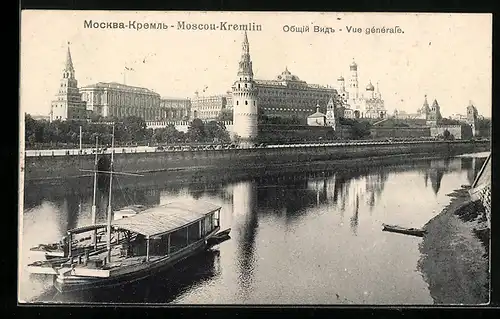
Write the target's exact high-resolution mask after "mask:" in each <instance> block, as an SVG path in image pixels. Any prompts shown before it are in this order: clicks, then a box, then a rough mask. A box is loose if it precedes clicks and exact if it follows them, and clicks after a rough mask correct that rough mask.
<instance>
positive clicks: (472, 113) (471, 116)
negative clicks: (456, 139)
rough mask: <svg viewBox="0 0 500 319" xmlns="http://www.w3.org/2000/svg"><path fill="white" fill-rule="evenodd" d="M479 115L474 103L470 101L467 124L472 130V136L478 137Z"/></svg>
mask: <svg viewBox="0 0 500 319" xmlns="http://www.w3.org/2000/svg"><path fill="white" fill-rule="evenodd" d="M477 115H478V113H477V109H476V107H475V106H474V104H472V101H469V105H468V106H467V124H469V125H470V127H471V129H472V136H476V135H478V130H477Z"/></svg>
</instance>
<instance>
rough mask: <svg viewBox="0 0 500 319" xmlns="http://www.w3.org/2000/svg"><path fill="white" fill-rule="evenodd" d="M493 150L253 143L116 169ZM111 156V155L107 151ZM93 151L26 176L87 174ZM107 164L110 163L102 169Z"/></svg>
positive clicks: (29, 164) (121, 161)
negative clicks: (257, 145)
mask: <svg viewBox="0 0 500 319" xmlns="http://www.w3.org/2000/svg"><path fill="white" fill-rule="evenodd" d="M488 150H490V143H489V141H476V142H469V141H453V142H435V141H431V142H418V143H415V142H413V143H411V142H408V143H406V142H399V143H382V142H378V143H370V144H368V143H365V144H361V143H359V145H356V144H350V145H336V146H323V145H309V146H303V147H279V148H250V149H227V150H208V151H177V152H164V151H158V152H145V153H116V154H115V162H114V169H115V170H116V171H120V172H144V173H145V172H159V171H180V170H203V169H208V168H245V167H266V166H268V165H275V164H282V165H286V164H288V163H297V162H314V161H329V160H341V159H350V158H364V157H378V156H391V155H402V154H408V155H409V156H412V155H413V154H434V155H435V154H443V155H453V154H460V153H470V152H480V151H488ZM101 157H102V158H103V160H104V159H105V160H104V161H105V162H107V161H108V160H109V154H106V155H101ZM94 160H95V158H94V156H93V155H90V154H89V155H80V156H78V155H67V156H40V157H38V156H37V157H27V158H26V159H25V169H24V172H25V181H30V180H39V179H61V178H68V177H78V176H87V175H89V174H90V173H88V172H84V171H81V170H82V169H84V170H90V169H92V168H93V163H94ZM100 169H104V168H100Z"/></svg>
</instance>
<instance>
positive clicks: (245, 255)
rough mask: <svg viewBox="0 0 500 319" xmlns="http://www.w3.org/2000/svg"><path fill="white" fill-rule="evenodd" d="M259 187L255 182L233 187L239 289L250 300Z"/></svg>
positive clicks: (245, 182)
mask: <svg viewBox="0 0 500 319" xmlns="http://www.w3.org/2000/svg"><path fill="white" fill-rule="evenodd" d="M256 208H257V186H256V184H255V182H253V181H242V182H239V183H237V184H235V185H234V186H233V216H234V218H235V221H234V224H236V225H237V226H236V228H237V231H236V233H237V234H238V237H239V238H238V239H237V240H238V252H237V255H238V257H237V259H236V260H237V262H238V268H239V275H238V280H239V287H240V289H241V290H242V296H244V298H245V299H248V298H249V294H250V292H251V289H252V281H253V270H254V267H255V265H254V263H255V256H254V249H255V237H256V234H257V227H258V225H259V222H258V217H257V212H256Z"/></svg>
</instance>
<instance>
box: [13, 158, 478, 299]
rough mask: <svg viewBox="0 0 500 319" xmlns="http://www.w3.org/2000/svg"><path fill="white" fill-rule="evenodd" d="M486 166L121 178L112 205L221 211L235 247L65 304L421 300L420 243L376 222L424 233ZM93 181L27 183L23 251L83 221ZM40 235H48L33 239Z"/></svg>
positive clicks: (101, 212)
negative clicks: (192, 201) (180, 201)
mask: <svg viewBox="0 0 500 319" xmlns="http://www.w3.org/2000/svg"><path fill="white" fill-rule="evenodd" d="M484 160H485V158H475V157H461V158H453V159H433V160H427V159H423V160H414V161H408V160H405V161H404V162H402V163H397V162H391V163H389V164H384V165H381V164H380V165H351V166H345V167H338V166H334V165H332V166H331V167H325V169H323V170H320V171H310V170H309V171H308V170H295V171H290V172H287V171H281V172H263V173H260V174H255V175H254V176H250V177H241V176H238V175H237V174H235V176H231V174H229V173H228V172H224V173H218V172H215V173H213V174H205V175H203V174H200V173H196V174H192V175H189V176H187V177H182V178H180V177H179V178H174V177H172V178H170V179H166V178H163V177H158V178H156V179H155V178H151V180H153V181H154V182H151V183H143V184H141V183H131V182H127V180H126V179H122V178H121V177H117V182H116V183H115V186H116V187H117V190H116V191H115V192H113V198H112V205H113V208H114V209H119V208H121V207H124V206H127V205H130V204H142V205H146V206H154V205H158V204H160V203H165V202H168V201H171V200H174V199H176V198H197V199H203V200H207V201H210V202H213V203H215V204H219V205H221V206H222V207H223V209H222V214H223V215H222V223H223V225H222V226H223V228H228V227H231V228H232V233H231V237H232V239H231V240H229V241H227V242H224V243H223V244H221V245H220V247H219V249H220V251H221V253H220V254H219V252H218V251H217V252H215V251H214V252H208V253H207V254H204V255H201V256H200V257H197V258H195V259H193V262H192V263H188V265H190V266H189V267H188V266H183V267H182V269H177V270H175V271H174V272H173V274H174V275H173V276H172V275H169V274H163V275H161V276H160V277H155V279H151V280H148V281H144V282H139V283H137V284H134V285H132V286H131V287H129V288H127V289H123V290H119V291H116V290H114V292H108V293H99V296H98V295H97V294H92V295H88V294H87V295H76V296H75V295H73V296H65V297H64V298H66V299H64V300H65V301H75V302H86V301H96V302H152V303H165V302H179V303H338V302H340V301H339V300H351V301H352V302H354V303H429V302H432V300H431V299H430V295H429V293H428V291H427V288H426V285H425V283H424V282H423V280H422V279H421V277H420V275H419V274H418V273H416V272H415V269H416V263H417V260H418V258H419V255H418V254H419V252H418V247H417V243H418V240H419V239H418V238H407V237H404V236H399V237H397V235H396V236H394V235H393V234H387V233H384V232H381V231H380V225H381V223H384V222H385V223H395V224H404V225H408V226H409V227H411V226H416V227H421V226H422V225H423V224H424V223H426V222H427V221H428V220H429V219H430V218H432V217H433V216H434V215H435V214H436V213H438V212H439V211H440V209H442V208H443V207H444V206H446V205H447V204H448V202H449V198H448V197H447V196H446V194H447V193H449V192H451V191H452V190H454V189H456V188H459V187H460V185H462V184H466V183H469V184H470V183H472V182H471V181H473V176H475V174H477V172H478V171H479V169H480V167H481V165H482V163H484ZM101 184H102V185H100V186H99V189H98V196H97V197H98V200H97V207H98V211H97V218H98V220H100V221H105V218H106V217H105V216H106V208H107V203H108V195H107V189H106V188H107V187H106V186H105V184H106V183H105V182H103V183H101ZM153 184H155V185H156V186H155V185H153ZM91 185H92V184H91V183H86V184H85V185H84V186H82V187H81V188H80V191H78V186H77V184H75V185H73V186H72V187H68V189H67V191H66V192H65V193H62V192H59V191H54V192H50V189H49V190H43V192H37V186H30V185H29V184H27V185H26V186H25V187H26V188H25V194H27V195H28V196H26V197H25V202H26V205H25V211H24V215H23V218H24V225H23V227H24V228H23V230H24V233H23V234H24V235H23V239H24V242H23V247H22V249H23V251H26V250H27V248H28V247H29V245H34V244H37V243H38V242H39V241H43V242H44V241H50V240H54V239H56V238H58V236H60V235H62V234H63V233H64V232H65V231H66V230H67V229H68V228H73V227H77V226H80V225H84V224H88V223H90V209H91V205H92V192H91V190H92V188H91ZM30 187H31V188H30ZM416 203H417V204H418V205H416ZM344 215H347V216H346V218H348V222H347V223H346V224H345V225H344ZM42 225H43V228H40V227H42ZM40 231H41V232H43V233H44V234H45V236H37V233H39V232H40ZM49 237H50V238H49ZM49 239H50V240H49ZM183 265H184V264H183ZM185 267H186V269H184V268H185ZM313 267H314V268H313ZM315 269H318V270H317V271H316V270H315ZM170 274H172V272H170ZM366 274H370V275H369V276H366ZM23 278H24V281H22V282H23V284H22V289H24V290H25V292H26V291H27V292H28V293H26V295H29V294H31V295H37V296H38V298H40V299H42V300H53V299H51V298H53V297H50V295H51V290H47V289H48V288H47V287H50V284H47V283H46V282H45V283H43V284H41V283H40V284H37V286H36V287H35V286H34V285H35V284H34V281H31V282H30V281H29V280H30V279H27V280H26V278H29V277H26V276H25V277H23ZM37 280H38V279H37ZM336 294H339V295H340V296H342V298H340V299H338V298H336ZM59 298H63V297H59ZM61 300H62V299H61Z"/></svg>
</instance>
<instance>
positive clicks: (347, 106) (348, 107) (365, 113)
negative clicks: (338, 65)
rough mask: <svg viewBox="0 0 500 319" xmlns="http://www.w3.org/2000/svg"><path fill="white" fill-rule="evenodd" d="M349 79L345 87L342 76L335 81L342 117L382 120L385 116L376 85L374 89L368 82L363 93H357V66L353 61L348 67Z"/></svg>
mask: <svg viewBox="0 0 500 319" xmlns="http://www.w3.org/2000/svg"><path fill="white" fill-rule="evenodd" d="M349 70H350V78H349V80H348V83H347V86H346V83H345V79H344V77H343V76H340V77H339V78H338V79H337V85H338V88H337V91H338V93H339V95H340V96H341V98H342V101H343V105H344V107H343V117H345V118H356V119H359V118H368V119H383V118H386V116H387V111H386V109H385V104H384V100H383V99H382V94H381V93H380V90H379V87H378V83H377V88H375V87H374V86H373V84H372V82H371V81H370V82H369V83H368V85H367V86H366V88H365V92H363V93H361V92H360V91H359V80H358V65H357V63H356V62H355V61H354V59H353V61H352V63H351V64H350V65H349Z"/></svg>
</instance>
